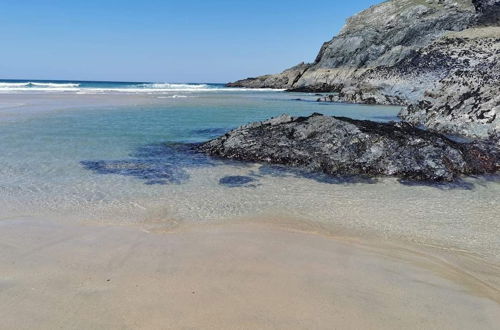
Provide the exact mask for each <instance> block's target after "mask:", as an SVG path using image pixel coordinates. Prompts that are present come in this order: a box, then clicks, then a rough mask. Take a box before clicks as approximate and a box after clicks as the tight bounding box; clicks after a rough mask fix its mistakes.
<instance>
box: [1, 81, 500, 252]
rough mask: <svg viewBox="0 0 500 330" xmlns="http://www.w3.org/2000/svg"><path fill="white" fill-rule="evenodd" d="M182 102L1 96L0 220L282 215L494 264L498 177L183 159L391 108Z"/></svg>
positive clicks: (239, 100) (251, 99)
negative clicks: (449, 179)
mask: <svg viewBox="0 0 500 330" xmlns="http://www.w3.org/2000/svg"><path fill="white" fill-rule="evenodd" d="M179 93H180V92H179V91H175V94H174V93H171V94H164V93H163V94H161V95H160V94H152V95H141V96H137V95H128V94H127V95H119V96H117V95H113V94H110V95H104V96H102V95H101V96H99V98H94V97H93V96H89V95H76V94H75V95H69V96H68V95H66V94H65V95H59V96H57V95H56V96H54V95H51V96H50V97H47V96H46V95H43V94H42V95H36V94H29V93H28V94H22V95H4V96H2V99H1V100H0V109H1V110H2V111H0V113H8V115H5V116H3V117H2V116H0V150H1V152H0V217H2V218H12V217H19V216H23V217H24V216H36V217H40V216H48V217H51V218H59V219H64V220H66V221H88V222H99V223H113V224H122V223H164V224H165V226H168V225H169V223H171V222H179V221H231V219H238V218H245V217H276V216H279V217H290V218H297V219H303V220H304V221H315V222H319V223H323V224H327V225H330V226H332V228H337V230H339V231H342V230H345V231H347V232H351V231H355V232H363V233H370V234H374V235H377V236H383V237H392V238H399V239H405V240H408V239H409V240H412V241H418V242H423V243H428V244H436V245H439V246H443V247H446V248H454V249H461V250H466V251H469V252H473V253H476V254H480V255H484V256H495V255H498V254H499V253H500V242H499V239H498V237H500V221H499V214H500V206H499V199H498V196H499V195H500V182H499V180H498V178H496V177H490V178H485V177H481V178H468V179H465V180H463V181H462V182H460V183H458V184H453V185H440V186H434V185H430V186H429V185H428V186H426V185H415V184H411V183H400V182H398V181H397V180H396V179H392V178H383V179H382V178H381V179H368V178H330V177H326V176H323V175H314V174H310V173H303V172H301V171H299V170H290V169H284V168H281V167H276V166H269V165H263V164H244V163H237V162H224V161H220V160H214V159H210V158H207V157H205V156H202V155H199V154H196V153H194V152H192V150H191V146H192V144H195V143H199V142H202V141H205V140H207V139H210V138H213V137H215V136H218V135H220V134H223V133H224V132H226V131H228V130H230V129H232V128H235V127H237V126H239V125H242V124H245V123H248V122H251V121H256V120H263V119H267V118H269V117H273V116H278V115H280V114H282V113H288V114H291V115H308V114H311V113H313V112H320V113H323V114H326V115H338V116H348V117H352V118H357V119H371V120H377V121H389V120H396V119H397V117H396V114H397V112H398V111H399V108H397V107H382V106H360V105H344V104H324V103H321V104H320V103H316V102H313V101H314V99H315V98H316V96H314V95H309V94H287V93H282V92H271V91H225V90H218V91H210V92H207V91H198V92H197V91H188V92H181V94H179ZM179 95H180V96H182V97H173V96H179ZM298 98H300V99H301V100H297V99H298ZM35 110H36V111H35Z"/></svg>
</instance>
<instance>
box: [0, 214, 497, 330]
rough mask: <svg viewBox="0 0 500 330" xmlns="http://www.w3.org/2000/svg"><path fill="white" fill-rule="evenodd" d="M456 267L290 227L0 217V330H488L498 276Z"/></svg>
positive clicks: (422, 254) (404, 250)
mask: <svg viewBox="0 0 500 330" xmlns="http://www.w3.org/2000/svg"><path fill="white" fill-rule="evenodd" d="M152 229H154V230H152ZM457 260H461V258H460V256H459V255H457V254H455V255H454V257H453V258H447V257H445V256H443V255H440V254H437V253H434V252H432V251H431V250H428V249H425V250H424V249H417V248H413V247H410V246H408V245H406V246H398V245H396V244H389V243H384V244H381V243H377V244H375V243H373V242H366V241H363V240H359V239H356V240H353V239H346V238H339V237H332V236H329V235H326V234H321V233H313V232H310V231H307V230H306V228H299V227H295V228H294V226H293V225H292V224H290V223H284V224H282V225H280V224H276V223H274V224H273V223H265V222H249V221H247V222H240V223H232V224H218V225H189V226H181V227H178V228H174V229H165V230H162V228H161V226H160V227H154V228H152V227H151V226H149V227H144V226H142V227H141V226H96V225H74V224H73V225H72V224H61V223H56V222H51V221H49V220H47V219H45V220H40V221H36V220H33V219H4V220H2V221H1V222H0V274H1V278H0V317H1V319H2V322H1V323H2V325H1V326H0V327H1V328H3V329H14V328H15V329H34V328H36V329H57V328H61V329H184V328H188V329H189V328H197V329H200V328H201V329H334V328H337V329H430V328H433V329H494V328H495V327H496V326H498V324H500V296H499V287H498V286H497V285H496V283H498V282H496V281H497V280H498V276H499V272H496V270H498V268H495V266H494V265H493V266H491V268H487V267H486V266H487V265H486V264H479V265H482V266H481V267H483V270H484V272H483V274H484V276H485V277H484V278H479V277H478V276H475V275H473V274H471V273H470V272H469V271H468V270H466V269H461V267H460V266H459V263H457V262H456V261H457ZM464 260H465V259H464ZM468 262H470V260H469V261H468ZM476 268H477V265H476ZM475 271H476V272H479V271H480V269H475Z"/></svg>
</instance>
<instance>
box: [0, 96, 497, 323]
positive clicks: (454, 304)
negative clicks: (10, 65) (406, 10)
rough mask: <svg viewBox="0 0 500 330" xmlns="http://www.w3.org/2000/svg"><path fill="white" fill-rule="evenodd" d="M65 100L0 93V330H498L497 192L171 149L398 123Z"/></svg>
mask: <svg viewBox="0 0 500 330" xmlns="http://www.w3.org/2000/svg"><path fill="white" fill-rule="evenodd" d="M78 93H79V92H78ZM78 93H77V92H70V93H67V92H65V93H63V92H57V91H56V92H53V93H50V94H49V93H26V92H23V93H18V94H16V93H8V94H5V95H2V99H1V102H0V125H1V126H0V127H1V129H0V137H1V139H0V147H1V150H2V154H0V164H1V165H2V166H1V168H0V196H1V198H0V242H1V243H0V245H1V246H2V249H0V273H1V274H2V276H1V278H0V288H1V290H0V313H1V314H0V315H1V317H2V320H3V322H2V323H3V324H2V326H1V327H2V328H6V329H9V328H19V329H31V328H41V329H53V328H65V329H66V328H93V329H102V328H106V329H114V328H116V329H118V328H120V329H127V328H141V329H157V328H171V329H179V328H208V329H221V328H222V329H223V328H231V329H234V328H239V329H277V328H290V329H310V328H315V329H331V328H342V329H344V328H348V329H349V328H351V329H359V328H364V329H381V328H382V329H396V328H397V329H400V328H409V329H422V328H440V329H472V328H474V329H476V328H477V329H494V328H495V326H496V325H497V324H498V323H499V322H500V297H499V290H500V276H499V274H500V262H499V260H498V255H500V254H499V253H500V241H499V240H498V237H500V224H499V222H498V214H499V212H500V209H499V205H498V194H499V193H500V183H499V180H498V177H496V176H479V177H472V178H464V179H463V180H461V181H460V182H458V183H451V184H441V185H439V184H437V185H432V184H405V183H401V182H399V181H398V180H397V179H395V178H376V179H374V180H366V179H352V178H351V179H349V180H346V179H343V180H338V179H332V178H329V177H325V176H322V175H313V174H310V173H303V172H300V171H295V170H290V169H286V168H276V167H273V166H267V165H265V164H256V163H239V162H224V161H219V160H212V159H206V158H204V157H200V156H198V155H193V154H191V153H189V152H186V150H185V148H184V147H185V146H186V145H189V144H190V143H198V142H202V141H205V140H207V139H209V138H212V137H215V136H217V135H220V134H223V132H225V131H227V130H229V129H232V128H235V127H237V126H239V125H243V124H245V123H248V122H250V121H255V120H263V119H266V118H269V117H272V116H276V115H279V114H281V113H283V112H285V111H286V112H289V113H292V114H296V115H302V114H304V115H306V114H310V113H313V112H322V113H326V114H332V115H350V116H352V117H355V118H359V119H364V118H368V119H372V120H378V121H389V120H393V119H394V116H395V113H397V111H399V109H398V108H397V107H383V106H359V105H344V104H319V103H316V102H312V101H311V100H314V98H315V96H314V95H310V94H306V93H293V94H286V93H282V92H279V91H252V92H250V91H226V90H222V89H221V90H216V91H213V90H202V91H192V90H189V91H173V92H161V93H158V92H155V91H152V92H151V91H147V93H135V92H134V93H132V92H129V93H126V92H124V93H120V94H117V93H110V92H106V93H95V92H93V93H90V92H89V93H87V94H83V93H81V94H78ZM174 95H177V96H176V97H174ZM179 96H182V97H179ZM241 178H244V180H241Z"/></svg>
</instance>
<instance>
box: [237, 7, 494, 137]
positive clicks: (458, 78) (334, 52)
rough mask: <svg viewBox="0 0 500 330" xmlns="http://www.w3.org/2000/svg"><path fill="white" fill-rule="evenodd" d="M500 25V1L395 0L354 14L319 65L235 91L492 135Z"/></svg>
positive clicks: (463, 132) (245, 82)
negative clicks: (306, 97) (291, 94)
mask: <svg viewBox="0 0 500 330" xmlns="http://www.w3.org/2000/svg"><path fill="white" fill-rule="evenodd" d="M499 25H500V0H472V1H471V0H426V1H422V0H390V1H386V2H384V3H381V4H379V5H376V6H373V7H371V8H369V9H367V10H365V11H363V12H361V13H359V14H357V15H355V16H353V17H351V18H350V19H349V20H348V21H347V24H346V25H345V27H344V28H343V29H342V30H341V32H340V33H339V35H338V36H336V37H334V38H333V39H332V40H331V41H329V42H326V43H325V44H324V45H323V46H322V47H321V50H320V52H319V54H318V56H317V58H316V60H315V62H314V63H311V64H304V63H302V64H300V65H299V66H296V67H294V68H291V69H289V70H286V71H284V72H283V73H281V74H277V75H267V76H262V77H258V78H249V79H245V80H241V81H237V82H235V83H231V84H229V86H234V87H236V86H238V87H249V88H257V87H267V88H280V89H289V90H294V91H304V92H330V93H334V94H332V95H331V96H327V97H326V98H325V99H324V100H326V101H339V102H356V103H376V104H398V105H405V106H408V107H407V108H405V109H404V110H403V112H402V113H401V117H402V118H403V119H404V120H407V121H409V122H411V123H413V124H421V125H425V126H426V127H428V128H429V129H432V130H436V131H440V132H447V133H454V134H461V135H467V136H471V137H480V138H486V137H488V136H492V135H496V134H498V132H500V119H499V118H498V116H497V114H498V111H499V106H500V99H499V98H498V94H500V93H498V91H499V90H500V79H499V77H500V70H499V61H500V56H499V54H500V53H499V52H500V26H499Z"/></svg>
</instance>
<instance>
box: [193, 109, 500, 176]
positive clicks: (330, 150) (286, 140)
mask: <svg viewBox="0 0 500 330" xmlns="http://www.w3.org/2000/svg"><path fill="white" fill-rule="evenodd" d="M199 149H200V150H201V151H202V152H204V153H207V154H209V155H212V156H217V157H222V158H227V159H235V160H241V161H256V162H265V163H271V164H283V165H287V166H293V167H298V168H303V169H307V170H311V171H317V172H323V173H326V174H329V175H370V176H397V177H400V178H404V179H409V180H416V181H434V182H440V181H446V182H449V181H453V180H455V179H456V178H457V177H458V176H459V175H461V174H482V173H492V172H495V171H497V170H498V169H499V168H500V162H499V159H500V157H499V155H500V153H499V152H498V148H496V146H495V145H491V144H486V143H485V144H480V143H478V144H461V143H457V142H454V141H452V140H450V139H448V138H446V137H445V136H443V135H441V134H437V133H433V132H429V131H424V130H421V129H418V128H415V127H413V126H411V125H410V124H406V123H390V124H386V123H376V122H371V121H359V120H353V119H348V118H343V117H329V116H323V115H321V114H313V115H311V116H309V117H291V116H288V115H282V116H280V117H277V118H273V119H270V120H268V121H264V122H256V123H252V124H249V125H246V126H242V127H240V128H238V129H235V130H233V131H231V132H229V133H227V134H225V135H224V136H221V137H219V138H217V139H214V140H211V141H209V142H207V143H204V144H202V145H201V146H200V147H199Z"/></svg>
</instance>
